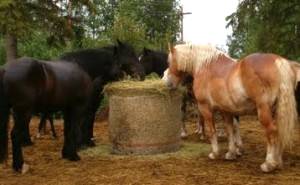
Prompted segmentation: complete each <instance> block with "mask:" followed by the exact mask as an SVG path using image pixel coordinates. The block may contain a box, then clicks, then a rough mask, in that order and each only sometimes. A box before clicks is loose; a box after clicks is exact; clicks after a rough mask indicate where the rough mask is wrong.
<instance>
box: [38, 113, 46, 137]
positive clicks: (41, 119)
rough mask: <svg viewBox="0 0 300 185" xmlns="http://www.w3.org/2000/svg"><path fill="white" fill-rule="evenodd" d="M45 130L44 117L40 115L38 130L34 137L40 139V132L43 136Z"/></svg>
mask: <svg viewBox="0 0 300 185" xmlns="http://www.w3.org/2000/svg"><path fill="white" fill-rule="evenodd" d="M45 128H46V115H45V114H41V118H40V123H39V128H38V133H37V135H36V137H37V138H40V137H41V133H42V130H44V134H45Z"/></svg>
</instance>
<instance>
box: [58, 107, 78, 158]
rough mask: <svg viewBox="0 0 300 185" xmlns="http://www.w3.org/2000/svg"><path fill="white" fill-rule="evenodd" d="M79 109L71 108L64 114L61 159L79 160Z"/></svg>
mask: <svg viewBox="0 0 300 185" xmlns="http://www.w3.org/2000/svg"><path fill="white" fill-rule="evenodd" d="M80 110H81V109H80V108H77V107H72V108H70V109H69V110H67V111H65V112H64V146H63V150H62V157H63V158H65V159H69V160H70V161H78V160H80V157H79V155H78V154H77V143H78V142H77V140H78V139H79V138H80V137H81V136H80V133H79V129H78V128H79V123H80V118H81V117H80V116H81V115H82V112H80Z"/></svg>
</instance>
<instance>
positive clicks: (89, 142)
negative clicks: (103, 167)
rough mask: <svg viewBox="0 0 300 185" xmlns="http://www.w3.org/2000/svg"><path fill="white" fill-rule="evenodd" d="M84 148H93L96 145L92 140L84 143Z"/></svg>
mask: <svg viewBox="0 0 300 185" xmlns="http://www.w3.org/2000/svg"><path fill="white" fill-rule="evenodd" d="M86 146H87V147H95V146H96V143H95V141H94V139H91V140H89V141H88V142H87V143H86Z"/></svg>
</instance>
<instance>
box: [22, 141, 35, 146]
mask: <svg viewBox="0 0 300 185" xmlns="http://www.w3.org/2000/svg"><path fill="white" fill-rule="evenodd" d="M32 145H33V142H32V141H23V143H22V146H23V147H26V146H32Z"/></svg>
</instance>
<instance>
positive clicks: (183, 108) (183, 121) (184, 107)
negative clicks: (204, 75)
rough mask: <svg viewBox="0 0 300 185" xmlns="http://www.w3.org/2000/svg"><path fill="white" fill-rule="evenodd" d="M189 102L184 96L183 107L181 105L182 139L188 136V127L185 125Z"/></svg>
mask: <svg viewBox="0 0 300 185" xmlns="http://www.w3.org/2000/svg"><path fill="white" fill-rule="evenodd" d="M187 102H188V97H187V95H186V94H184V95H183V98H182V105H181V111H182V119H181V124H182V125H181V133H180V136H181V138H186V137H187V136H188V134H187V130H186V125H185V120H186V116H187V110H186V108H187Z"/></svg>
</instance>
